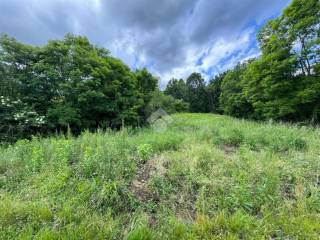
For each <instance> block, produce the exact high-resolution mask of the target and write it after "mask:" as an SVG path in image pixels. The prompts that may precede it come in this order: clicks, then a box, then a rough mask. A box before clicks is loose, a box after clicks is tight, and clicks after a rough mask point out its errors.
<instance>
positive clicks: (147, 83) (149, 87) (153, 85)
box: [135, 68, 158, 122]
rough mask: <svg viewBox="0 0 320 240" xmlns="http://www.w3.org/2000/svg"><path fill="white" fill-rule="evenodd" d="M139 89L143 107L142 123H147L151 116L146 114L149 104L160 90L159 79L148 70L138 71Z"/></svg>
mask: <svg viewBox="0 0 320 240" xmlns="http://www.w3.org/2000/svg"><path fill="white" fill-rule="evenodd" d="M135 75H136V78H137V81H138V89H139V92H140V96H141V97H140V98H141V107H140V109H139V115H140V116H141V121H142V122H145V121H146V120H147V118H148V117H149V115H148V114H147V112H146V108H147V105H148V103H149V102H150V101H151V99H152V97H153V94H154V92H155V91H156V90H157V88H158V79H157V78H155V77H154V76H153V75H152V74H151V73H149V72H148V70H147V69H146V68H144V69H142V70H137V71H136V72H135Z"/></svg>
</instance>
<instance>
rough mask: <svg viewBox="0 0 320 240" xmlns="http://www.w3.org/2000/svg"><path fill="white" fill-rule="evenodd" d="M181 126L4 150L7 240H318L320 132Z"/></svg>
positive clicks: (0, 153)
mask: <svg viewBox="0 0 320 240" xmlns="http://www.w3.org/2000/svg"><path fill="white" fill-rule="evenodd" d="M173 119H174V121H173V122H172V123H171V124H170V125H169V126H168V128H167V129H165V130H164V131H161V132H159V131H154V130H153V129H152V128H143V129H138V130H132V129H124V130H122V131H119V132H112V131H106V132H102V131H98V132H96V133H89V132H85V133H83V134H82V135H81V136H79V137H77V138H74V137H72V136H67V137H64V136H58V137H51V138H45V139H40V138H34V139H33V140H31V141H27V140H21V141H19V142H17V143H16V144H14V145H12V146H9V147H3V148H1V149H0V239H123V238H125V239H318V237H319V235H320V224H319V222H320V177H319V175H320V138H319V137H320V130H319V129H317V128H311V127H299V126H294V125H288V124H273V123H257V122H249V121H244V120H237V119H233V118H230V117H226V116H218V115H210V114H178V115H174V116H173ZM150 159H152V160H153V161H152V162H155V163H156V164H159V165H162V168H163V169H164V170H163V171H153V172H151V171H150V173H148V176H147V177H146V179H145V180H146V183H145V184H146V187H147V191H149V192H150V197H148V199H147V200H146V201H142V200H141V198H139V196H137V192H135V191H133V190H132V182H133V181H134V180H135V179H136V176H137V174H139V170H141V169H143V168H144V166H145V165H146V164H147V163H148V161H150ZM155 169H157V168H155Z"/></svg>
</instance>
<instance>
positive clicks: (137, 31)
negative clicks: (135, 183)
mask: <svg viewBox="0 0 320 240" xmlns="http://www.w3.org/2000/svg"><path fill="white" fill-rule="evenodd" d="M287 4H288V0H241V1H239V0H161V1H160V0H46V1H39V0H38V1H37V0H28V1H23V0H0V32H4V33H8V34H9V35H12V36H14V37H16V38H17V39H18V40H21V41H25V42H27V43H32V44H43V43H45V42H46V41H47V40H48V39H52V38H54V39H56V38H62V37H63V36H64V35H65V34H66V33H68V32H72V33H75V34H81V35H86V36H88V37H89V38H90V40H91V41H93V42H94V43H98V44H100V45H103V46H105V47H107V48H109V49H110V50H111V51H112V52H113V54H114V55H116V56H118V57H120V58H122V59H123V60H124V61H125V62H126V63H127V64H129V65H131V66H133V65H134V66H148V67H150V69H152V70H153V71H154V72H155V73H158V74H159V75H161V76H165V77H167V76H169V74H178V75H179V74H180V75H181V74H182V73H183V72H188V71H192V70H200V71H206V69H208V68H209V67H208V65H210V64H211V63H212V64H218V63H219V59H222V57H224V58H225V56H229V55H230V58H231V57H232V58H234V56H232V51H237V50H239V49H237V48H240V49H241V48H242V49H243V48H245V47H247V48H249V46H251V45H252V44H250V43H249V41H252V37H251V38H249V37H246V36H247V35H246V34H247V33H248V32H250V31H251V34H254V32H252V28H253V26H254V25H259V24H261V22H262V21H264V20H265V19H268V18H270V17H272V16H274V15H277V14H279V13H280V11H281V9H282V8H283V7H284V6H286V5H287ZM227 41H229V42H230V44H226V43H227ZM217 43H220V45H219V44H217ZM237 43H239V44H240V43H241V44H242V46H240V45H239V44H237ZM221 44H222V45H221ZM245 45H246V46H245ZM220 50H221V51H220ZM249 53H250V54H251V53H252V51H250V49H248V51H244V52H242V54H240V55H239V56H241V57H242V58H243V57H245V55H248V54H249ZM212 54H215V56H212ZM222 54H224V56H222ZM220 55H221V56H220ZM203 56H205V57H204V59H202V60H203V62H205V64H204V65H203V67H202V68H201V65H200V66H199V64H197V62H198V60H199V58H200V57H203ZM219 56H220V58H219ZM205 58H206V59H205ZM236 60H239V59H235V60H234V61H236ZM224 62H225V59H224Z"/></svg>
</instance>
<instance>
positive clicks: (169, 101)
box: [145, 91, 189, 116]
mask: <svg viewBox="0 0 320 240" xmlns="http://www.w3.org/2000/svg"><path fill="white" fill-rule="evenodd" d="M160 108H161V109H163V110H164V111H166V112H167V113H168V114H172V113H177V112H187V111H188V110H189V104H188V103H186V102H184V101H183V100H180V99H175V98H173V97H172V96H168V95H165V94H164V93H163V92H160V91H156V92H154V93H153V95H152V98H151V100H150V102H149V103H148V105H147V106H146V110H145V112H146V115H147V116H150V115H151V114H152V113H154V112H155V111H157V110H158V109H160Z"/></svg>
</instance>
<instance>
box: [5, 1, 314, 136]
mask: <svg viewBox="0 0 320 240" xmlns="http://www.w3.org/2000/svg"><path fill="white" fill-rule="evenodd" d="M319 35H320V2H319V1H318V0H293V1H292V3H291V4H290V5H289V6H288V7H287V8H286V9H285V10H284V12H283V14H282V16H280V17H279V18H277V19H274V20H271V21H269V22H268V23H267V24H266V25H265V26H264V27H263V28H262V29H261V30H260V32H259V34H258V36H257V39H258V42H259V46H260V49H261V56H260V57H259V58H256V59H251V60H248V61H245V62H242V63H239V64H238V65H237V66H235V67H234V68H233V69H231V70H228V71H226V72H224V73H221V74H219V75H217V76H216V77H214V78H213V79H212V80H210V81H209V82H208V83H206V82H205V80H204V79H203V77H202V76H201V74H200V73H192V74H191V75H190V76H189V77H188V78H187V79H186V80H182V79H180V80H178V79H172V80H171V81H170V82H169V83H168V85H167V87H166V89H165V90H164V91H160V90H159V88H158V79H157V78H156V77H154V76H153V75H152V74H151V73H149V72H148V70H147V69H138V70H134V71H133V70H131V69H130V68H129V67H128V66H126V65H125V64H124V63H122V62H121V61H120V60H119V59H116V58H114V57H112V56H111V54H110V52H109V51H108V50H107V49H105V48H102V47H99V46H95V45H93V44H91V43H90V42H89V40H88V39H87V38H86V37H80V36H75V35H72V34H68V35H66V36H65V38H64V39H62V40H51V41H49V42H48V43H47V44H46V45H44V46H31V45H27V44H23V43H20V42H18V41H17V40H16V39H14V38H11V37H9V36H7V35H2V36H1V37H0V142H7V141H15V140H17V139H19V138H28V137H30V136H31V135H34V134H43V135H46V134H50V133H53V132H66V131H67V130H68V129H70V130H71V131H72V133H74V134H77V133H80V132H81V131H83V130H84V129H88V130H95V129H97V128H116V129H117V128H120V127H121V126H123V125H130V126H142V125H143V124H145V123H146V122H147V118H148V116H150V115H151V113H152V112H154V111H156V110H157V109H158V108H163V109H164V110H165V111H167V112H168V113H174V112H185V111H190V112H212V113H220V114H228V115H231V116H235V117H241V118H252V119H257V120H267V119H274V120H286V121H309V122H315V123H316V122H319V121H320V38H319Z"/></svg>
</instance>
